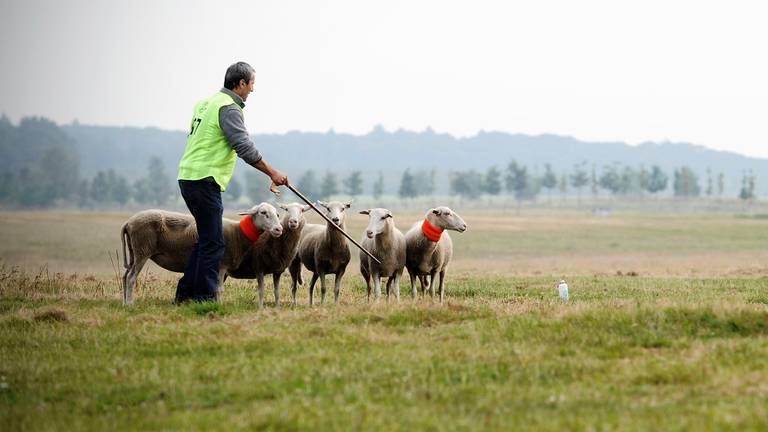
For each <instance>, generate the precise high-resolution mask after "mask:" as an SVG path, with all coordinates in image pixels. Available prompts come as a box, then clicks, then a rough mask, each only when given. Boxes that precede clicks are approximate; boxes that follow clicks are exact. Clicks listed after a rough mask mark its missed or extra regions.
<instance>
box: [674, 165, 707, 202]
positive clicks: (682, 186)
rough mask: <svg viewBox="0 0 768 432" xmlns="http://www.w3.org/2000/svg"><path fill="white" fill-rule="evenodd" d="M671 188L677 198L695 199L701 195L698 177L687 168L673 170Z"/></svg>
mask: <svg viewBox="0 0 768 432" xmlns="http://www.w3.org/2000/svg"><path fill="white" fill-rule="evenodd" d="M674 178H675V179H674V183H673V188H674V191H675V196H677V197H697V196H699V195H700V194H701V188H700V187H699V176H697V175H696V173H694V172H693V170H691V169H690V168H688V167H687V166H684V167H681V168H679V169H676V170H675V177H674Z"/></svg>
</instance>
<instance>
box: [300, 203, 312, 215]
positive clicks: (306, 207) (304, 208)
mask: <svg viewBox="0 0 768 432" xmlns="http://www.w3.org/2000/svg"><path fill="white" fill-rule="evenodd" d="M311 208H312V207H310V206H308V205H305V206H301V212H302V213H304V212H305V211H307V210H309V209H311Z"/></svg>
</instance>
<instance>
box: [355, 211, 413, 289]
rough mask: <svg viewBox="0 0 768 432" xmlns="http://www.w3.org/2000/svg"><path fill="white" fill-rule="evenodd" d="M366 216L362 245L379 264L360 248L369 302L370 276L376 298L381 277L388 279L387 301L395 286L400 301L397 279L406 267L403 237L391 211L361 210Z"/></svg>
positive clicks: (361, 269) (361, 268) (362, 271)
mask: <svg viewBox="0 0 768 432" xmlns="http://www.w3.org/2000/svg"><path fill="white" fill-rule="evenodd" d="M360 214H364V215H368V227H367V228H366V229H365V234H364V235H363V239H362V241H361V245H362V246H363V247H364V248H365V249H367V250H368V251H369V252H371V254H373V256H375V257H376V258H377V259H378V260H379V261H380V262H381V264H379V263H377V262H376V261H374V260H372V259H370V257H368V255H366V254H365V252H363V251H360V273H362V275H363V279H365V285H366V286H367V288H368V301H369V302H370V301H371V279H373V286H374V293H375V297H376V301H377V302H378V301H379V299H380V298H381V278H387V301H389V295H390V293H391V292H392V288H394V294H395V298H397V301H398V302H399V301H400V278H401V277H402V276H403V269H404V268H405V236H404V235H403V233H402V232H400V230H399V229H397V227H395V221H394V218H393V217H392V212H390V211H389V210H387V209H383V208H373V209H369V210H363V211H361V212H360Z"/></svg>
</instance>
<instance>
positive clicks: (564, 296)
mask: <svg viewBox="0 0 768 432" xmlns="http://www.w3.org/2000/svg"><path fill="white" fill-rule="evenodd" d="M557 291H558V293H560V300H562V301H563V303H568V284H567V283H565V281H564V280H561V281H560V284H559V285H557Z"/></svg>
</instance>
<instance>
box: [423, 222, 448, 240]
mask: <svg viewBox="0 0 768 432" xmlns="http://www.w3.org/2000/svg"><path fill="white" fill-rule="evenodd" d="M421 232H423V233H424V237H426V238H427V240H429V241H433V242H437V241H440V236H442V235H443V229H442V228H438V227H436V226H434V225H432V224H431V223H430V222H429V221H428V220H427V219H424V223H422V224H421Z"/></svg>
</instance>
